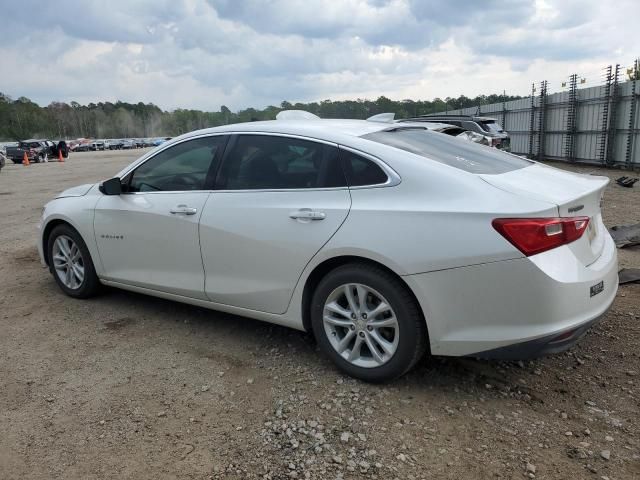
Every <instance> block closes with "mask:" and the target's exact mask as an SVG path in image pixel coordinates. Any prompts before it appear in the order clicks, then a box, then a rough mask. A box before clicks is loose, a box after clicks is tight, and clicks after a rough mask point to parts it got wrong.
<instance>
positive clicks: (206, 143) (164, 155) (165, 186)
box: [128, 136, 225, 192]
mask: <svg viewBox="0 0 640 480" xmlns="http://www.w3.org/2000/svg"><path fill="white" fill-rule="evenodd" d="M224 142H225V138H224V137H222V136H216V137H202V138H196V139H194V140H189V141H187V142H182V143H179V144H177V145H175V146H173V147H169V148H168V149H166V150H163V151H162V152H160V153H158V154H157V155H156V156H154V157H152V158H151V159H149V160H147V161H146V162H145V163H143V164H142V165H140V166H139V167H138V168H137V169H136V170H135V171H134V172H133V175H132V176H131V178H130V180H129V186H128V191H130V192H156V191H184V190H204V188H205V185H206V182H207V176H208V174H209V171H210V170H215V165H214V160H215V161H217V160H218V158H219V150H220V149H221V148H222V147H223V146H224Z"/></svg>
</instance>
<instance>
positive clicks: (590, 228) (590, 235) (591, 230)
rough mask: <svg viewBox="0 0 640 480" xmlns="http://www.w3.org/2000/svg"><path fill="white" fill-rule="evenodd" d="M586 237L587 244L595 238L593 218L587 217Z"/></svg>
mask: <svg viewBox="0 0 640 480" xmlns="http://www.w3.org/2000/svg"><path fill="white" fill-rule="evenodd" d="M587 238H588V239H589V245H591V244H592V243H593V239H594V238H596V227H595V225H594V224H593V218H591V219H589V225H587ZM592 296H593V295H592Z"/></svg>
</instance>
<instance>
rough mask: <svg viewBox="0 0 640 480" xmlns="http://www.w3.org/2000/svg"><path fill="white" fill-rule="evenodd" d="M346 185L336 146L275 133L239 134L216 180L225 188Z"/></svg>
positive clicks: (298, 187)
mask: <svg viewBox="0 0 640 480" xmlns="http://www.w3.org/2000/svg"><path fill="white" fill-rule="evenodd" d="M344 186H346V180H345V177H344V173H343V171H342V169H341V168H340V163H339V161H338V149H337V147H333V146H330V145H325V144H323V143H318V142H313V141H309V140H301V139H298V138H291V137H280V136H274V135H238V136H237V137H236V141H235V143H234V145H233V146H232V147H231V150H230V151H229V153H228V155H226V157H225V161H224V163H223V165H222V167H221V169H220V174H219V176H218V181H217V188H219V189H222V190H256V189H270V190H271V189H301V188H330V187H344Z"/></svg>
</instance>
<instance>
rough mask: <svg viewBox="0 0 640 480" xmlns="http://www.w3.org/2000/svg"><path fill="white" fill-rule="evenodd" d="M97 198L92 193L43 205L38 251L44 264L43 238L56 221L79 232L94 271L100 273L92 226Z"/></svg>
mask: <svg viewBox="0 0 640 480" xmlns="http://www.w3.org/2000/svg"><path fill="white" fill-rule="evenodd" d="M99 198H100V197H99V196H94V195H86V196H84V197H66V198H57V199H55V200H53V201H51V202H49V203H48V204H47V205H45V208H44V211H43V214H42V219H41V222H40V224H39V235H38V251H39V253H40V257H41V260H42V261H43V263H45V264H46V254H45V252H46V248H47V246H46V244H45V239H46V237H47V236H48V234H49V232H50V231H51V228H52V227H53V226H54V225H55V224H56V223H60V222H62V223H67V224H69V225H71V226H72V227H73V228H74V229H76V231H77V232H78V233H79V234H80V236H81V237H82V239H83V240H84V243H85V244H86V245H87V249H88V250H89V253H90V254H91V259H92V260H93V264H94V267H95V269H96V273H97V274H98V276H100V275H102V273H103V272H104V268H103V265H102V260H101V259H100V254H99V251H98V244H97V243H96V239H95V234H94V228H93V218H94V210H95V206H96V204H97V202H98V199H99Z"/></svg>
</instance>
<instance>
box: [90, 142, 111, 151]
mask: <svg viewBox="0 0 640 480" xmlns="http://www.w3.org/2000/svg"><path fill="white" fill-rule="evenodd" d="M107 148H108V147H107V146H106V145H105V143H104V140H95V141H93V142H92V143H91V150H95V151H98V150H106V149H107Z"/></svg>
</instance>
